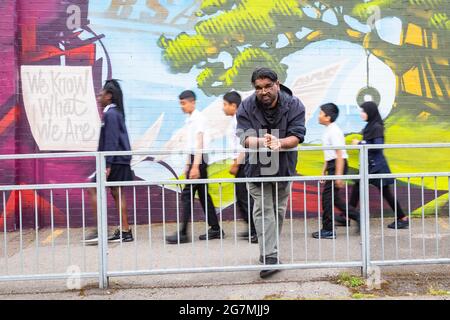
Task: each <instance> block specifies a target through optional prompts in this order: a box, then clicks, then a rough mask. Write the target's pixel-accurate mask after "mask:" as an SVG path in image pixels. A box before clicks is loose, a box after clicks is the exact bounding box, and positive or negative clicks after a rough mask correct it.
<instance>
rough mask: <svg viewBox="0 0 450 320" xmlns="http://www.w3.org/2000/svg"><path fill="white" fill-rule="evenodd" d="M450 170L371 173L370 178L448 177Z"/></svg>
mask: <svg viewBox="0 0 450 320" xmlns="http://www.w3.org/2000/svg"><path fill="white" fill-rule="evenodd" d="M448 176H450V172H427V173H389V174H388V173H386V174H369V175H368V177H369V179H386V178H421V177H448Z"/></svg>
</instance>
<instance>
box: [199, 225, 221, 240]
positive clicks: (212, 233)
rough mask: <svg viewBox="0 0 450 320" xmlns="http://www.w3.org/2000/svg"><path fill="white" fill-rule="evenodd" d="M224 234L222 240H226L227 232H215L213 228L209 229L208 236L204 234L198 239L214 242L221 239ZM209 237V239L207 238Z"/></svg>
mask: <svg viewBox="0 0 450 320" xmlns="http://www.w3.org/2000/svg"><path fill="white" fill-rule="evenodd" d="M221 234H222V239H223V238H225V232H223V230H221V229H219V230H213V229H212V228H209V230H208V234H202V235H201V236H199V237H198V238H199V239H200V240H206V239H208V240H212V239H220V235H221ZM206 236H208V238H207V237H206Z"/></svg>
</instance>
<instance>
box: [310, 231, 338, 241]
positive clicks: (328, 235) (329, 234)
mask: <svg viewBox="0 0 450 320" xmlns="http://www.w3.org/2000/svg"><path fill="white" fill-rule="evenodd" d="M319 234H320V239H336V233H335V232H333V231H332V230H325V229H322V230H320V231H319V232H317V231H316V232H313V234H312V237H313V238H315V239H319Z"/></svg>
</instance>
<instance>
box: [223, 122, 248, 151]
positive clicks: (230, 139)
mask: <svg viewBox="0 0 450 320" xmlns="http://www.w3.org/2000/svg"><path fill="white" fill-rule="evenodd" d="M236 130H237V117H236V115H234V116H233V117H232V119H231V121H230V124H229V126H228V128H227V132H226V139H227V141H226V143H227V149H228V150H231V151H233V152H231V153H228V154H227V156H231V157H232V158H233V159H237V157H238V156H239V153H241V152H242V151H243V150H244V148H243V147H242V145H241V143H240V140H239V138H238V137H237V136H236Z"/></svg>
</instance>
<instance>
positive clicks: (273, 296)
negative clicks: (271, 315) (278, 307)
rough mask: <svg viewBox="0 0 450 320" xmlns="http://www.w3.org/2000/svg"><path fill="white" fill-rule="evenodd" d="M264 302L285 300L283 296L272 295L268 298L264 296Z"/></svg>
mask: <svg viewBox="0 0 450 320" xmlns="http://www.w3.org/2000/svg"><path fill="white" fill-rule="evenodd" d="M263 300H284V299H283V297H282V296H281V294H270V295H268V296H264V298H263Z"/></svg>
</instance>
